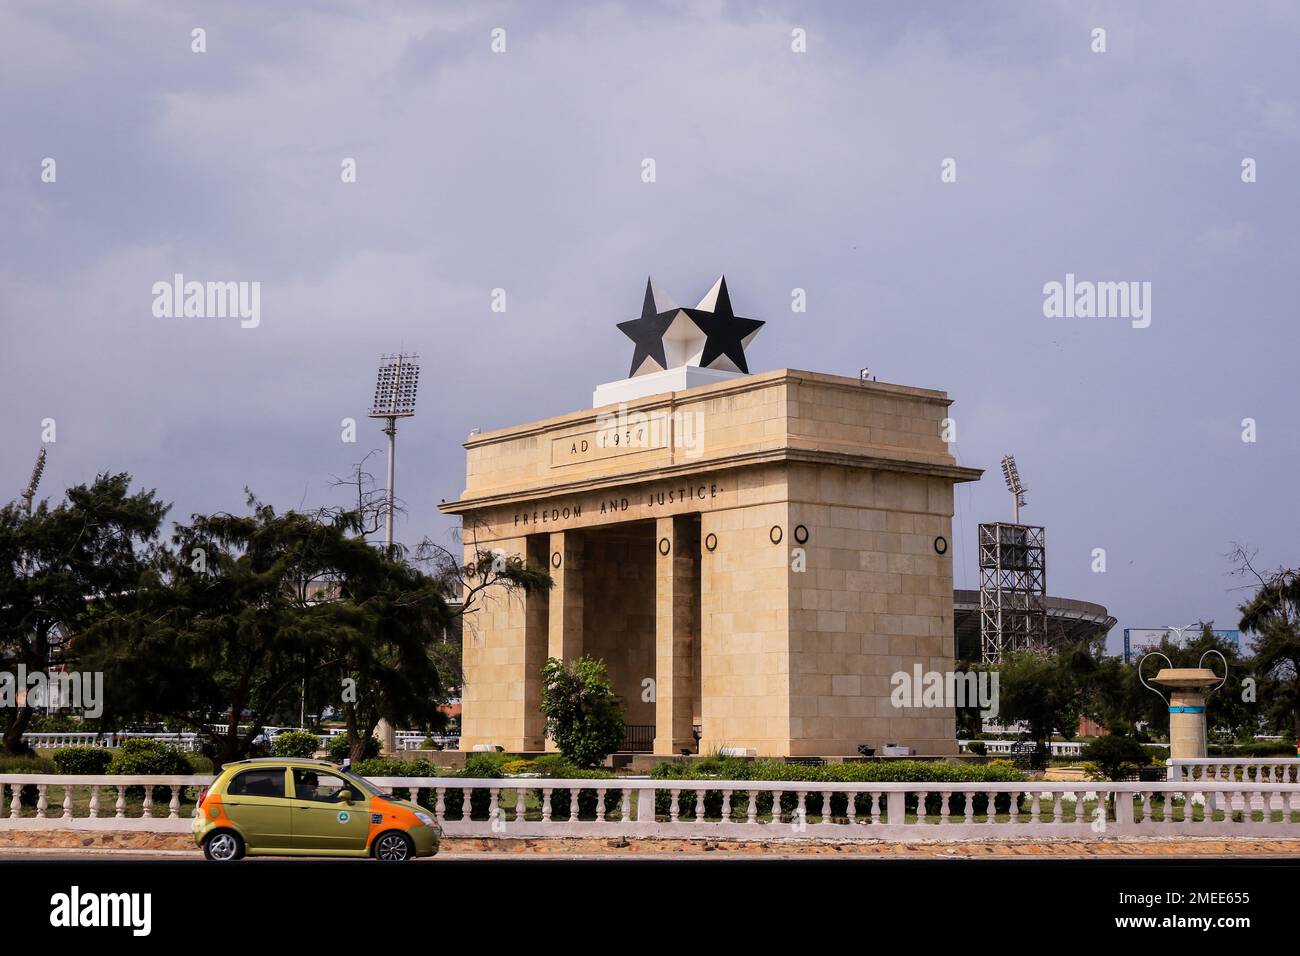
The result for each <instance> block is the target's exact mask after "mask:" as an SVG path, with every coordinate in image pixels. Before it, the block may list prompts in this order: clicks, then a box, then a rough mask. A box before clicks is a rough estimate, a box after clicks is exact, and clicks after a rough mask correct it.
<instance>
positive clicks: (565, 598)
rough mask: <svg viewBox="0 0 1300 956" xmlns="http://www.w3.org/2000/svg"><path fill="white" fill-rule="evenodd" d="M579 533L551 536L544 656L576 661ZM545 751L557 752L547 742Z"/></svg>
mask: <svg viewBox="0 0 1300 956" xmlns="http://www.w3.org/2000/svg"><path fill="white" fill-rule="evenodd" d="M582 550H583V549H582V534H581V532H576V531H557V532H553V533H552V534H551V540H550V559H549V565H550V567H549V570H550V572H551V579H552V580H554V582H555V587H553V588H552V589H551V595H550V600H549V602H548V603H549V605H550V607H549V616H550V627H549V630H548V638H547V651H546V653H547V656H548V657H558V658H559V659H560V660H562V661H566V662H567V661H576V660H577V659H578V658H579V657H581V656H582V605H583V586H582V568H583V553H582ZM546 749H547V750H550V751H554V750H556V749H558V748H557V747H556V746H555V741H553V740H550V739H548V740H547V741H546Z"/></svg>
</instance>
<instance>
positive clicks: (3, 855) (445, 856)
mask: <svg viewBox="0 0 1300 956" xmlns="http://www.w3.org/2000/svg"><path fill="white" fill-rule="evenodd" d="M1288 856H1289V857H1290V858H1291V859H1296V855H1295V854H1278V853H1276V852H1273V853H1268V852H1262V853H1261V852H1230V853H1227V854H1223V853H1220V854H1214V855H1213V856H1211V855H1209V854H1186V855H1183V854H1179V853H1176V852H1175V853H1166V854H1159V855H1156V854H1144V853H1132V854H1122V853H1107V854H1104V855H1099V854H1096V853H1087V852H1075V853H1053V854H1050V855H1035V854H1025V853H982V854H969V853H942V852H940V853H933V854H929V855H928V858H929V859H947V860H973V861H977V860H1025V861H1033V860H1035V859H1037V860H1043V859H1049V858H1050V859H1053V860H1098V859H1112V860H1114V859H1128V860H1139V859H1145V860H1150V861H1162V862H1168V861H1169V860H1170V858H1171V857H1173V858H1174V859H1177V858H1179V857H1182V858H1184V859H1187V860H1196V859H1202V860H1203V859H1208V858H1230V859H1234V860H1265V859H1270V860H1277V859H1279V857H1281V858H1283V859H1285V858H1287V857H1288ZM926 858H927V857H922V856H919V855H918V854H916V853H899V854H892V853H871V854H836V855H834V856H831V855H817V856H810V855H809V854H807V853H780V852H771V851H769V852H765V853H716V852H676V853H653V852H640V853H635V854H626V853H562V852H550V853H517V852H516V853H450V852H449V853H439V854H438V855H437V856H436V857H432V858H430V857H425V858H422V859H419V860H416V861H414V862H415V863H418V864H421V865H424V864H431V863H485V862H486V863H537V864H542V863H545V862H546V861H547V860H579V861H584V862H585V861H593V862H595V861H600V862H618V861H625V862H626V861H637V860H677V861H689V862H698V861H719V860H724V861H728V862H733V863H734V862H746V863H757V864H762V863H767V862H778V861H785V860H818V861H823V862H824V861H827V860H849V859H852V860H860V861H863V862H867V861H881V862H887V861H890V860H917V859H926ZM202 859H203V854H201V853H199V852H197V851H189V850H103V849H83V850H71V849H56V848H22V849H19V848H13V849H0V870H2V869H3V866H4V863H5V862H6V861H36V860H59V861H80V862H89V861H94V860H116V861H125V860H131V861H152V862H185V861H202ZM303 859H304V858H303V857H248V858H246V859H245V860H244V861H243V862H245V863H253V864H257V863H268V862H274V861H276V860H294V861H301V860H303ZM310 859H311V862H313V863H338V864H367V865H369V864H370V861H368V860H364V859H361V860H358V859H331V858H328V857H312V858H310Z"/></svg>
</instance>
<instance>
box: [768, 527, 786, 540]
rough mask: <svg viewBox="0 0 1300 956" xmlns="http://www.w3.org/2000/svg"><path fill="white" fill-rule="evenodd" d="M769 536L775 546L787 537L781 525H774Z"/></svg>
mask: <svg viewBox="0 0 1300 956" xmlns="http://www.w3.org/2000/svg"><path fill="white" fill-rule="evenodd" d="M767 536H768V537H769V538H771V539H772V543H773V544H780V543H781V539H782V538H784V537H785V532H784V531H782V530H781V526H780V525H779V524H774V525H772V530H771V531H769V532H768V533H767Z"/></svg>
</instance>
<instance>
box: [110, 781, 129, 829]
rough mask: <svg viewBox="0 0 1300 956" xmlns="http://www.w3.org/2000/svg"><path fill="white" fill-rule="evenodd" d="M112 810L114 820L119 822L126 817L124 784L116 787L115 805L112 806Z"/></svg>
mask: <svg viewBox="0 0 1300 956" xmlns="http://www.w3.org/2000/svg"><path fill="white" fill-rule="evenodd" d="M113 809H114V811H116V812H115V813H114V814H113V816H114V817H115V818H116V819H118V820H121V819H123V818H125V817H126V784H124V783H119V784H118V785H117V803H115V804H114V805H113Z"/></svg>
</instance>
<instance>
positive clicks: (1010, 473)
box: [1002, 455, 1028, 524]
mask: <svg viewBox="0 0 1300 956" xmlns="http://www.w3.org/2000/svg"><path fill="white" fill-rule="evenodd" d="M1002 477H1003V479H1004V480H1005V481H1006V483H1007V491H1009V492H1011V500H1012V502H1013V505H1012V507H1013V508H1014V513H1015V519H1014V520H1015V523H1016V524H1020V509H1021V507H1023V506H1024V504H1025V492H1026V491H1027V490H1028V489H1027V488H1025V486H1024V485H1023V484H1022V483H1021V481H1020V469H1018V468H1017V467H1016V457H1015V455H1003V456H1002Z"/></svg>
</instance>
